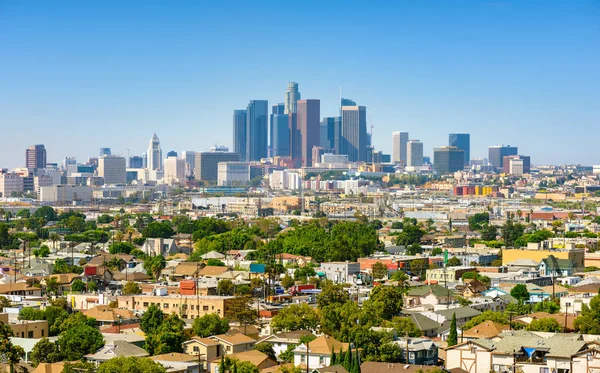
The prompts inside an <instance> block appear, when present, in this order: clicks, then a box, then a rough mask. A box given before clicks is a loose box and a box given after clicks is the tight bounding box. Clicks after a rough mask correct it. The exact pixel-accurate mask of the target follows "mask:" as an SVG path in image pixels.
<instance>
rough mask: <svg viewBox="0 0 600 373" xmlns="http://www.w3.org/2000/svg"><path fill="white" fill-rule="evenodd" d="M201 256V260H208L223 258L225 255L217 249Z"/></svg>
mask: <svg viewBox="0 0 600 373" xmlns="http://www.w3.org/2000/svg"><path fill="white" fill-rule="evenodd" d="M200 257H201V258H202V260H209V259H218V260H223V259H225V255H223V254H221V253H220V252H218V251H214V250H213V251H209V252H208V253H206V254H204V255H202V256H200Z"/></svg>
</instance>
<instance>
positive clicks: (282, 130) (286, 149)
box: [270, 104, 290, 157]
mask: <svg viewBox="0 0 600 373" xmlns="http://www.w3.org/2000/svg"><path fill="white" fill-rule="evenodd" d="M284 112H285V104H277V105H273V107H272V109H271V136H270V137H271V155H272V156H273V157H289V155H290V128H289V126H290V124H289V120H288V118H289V116H288V115H287V114H284Z"/></svg>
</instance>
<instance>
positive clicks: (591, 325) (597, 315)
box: [573, 295, 600, 334]
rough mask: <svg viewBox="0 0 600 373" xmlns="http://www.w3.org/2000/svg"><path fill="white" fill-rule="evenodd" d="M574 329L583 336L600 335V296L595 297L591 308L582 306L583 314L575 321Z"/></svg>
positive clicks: (591, 301) (591, 302)
mask: <svg viewBox="0 0 600 373" xmlns="http://www.w3.org/2000/svg"><path fill="white" fill-rule="evenodd" d="M573 327H574V328H575V330H576V331H578V332H579V333H582V334H600V296H598V295H597V296H595V297H593V298H592V299H591V300H590V305H589V307H588V306H587V305H585V304H584V305H582V307H581V313H580V314H579V316H578V317H577V318H576V319H575V320H574V322H573Z"/></svg>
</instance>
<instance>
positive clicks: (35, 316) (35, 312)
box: [19, 307, 46, 320]
mask: <svg viewBox="0 0 600 373" xmlns="http://www.w3.org/2000/svg"><path fill="white" fill-rule="evenodd" d="M19 320H46V313H45V312H44V311H42V310H40V309H37V308H32V307H24V308H21V310H20V311H19Z"/></svg>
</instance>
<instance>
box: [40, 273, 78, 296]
mask: <svg viewBox="0 0 600 373" xmlns="http://www.w3.org/2000/svg"><path fill="white" fill-rule="evenodd" d="M51 278H55V279H56V281H57V282H58V293H59V294H64V293H66V292H68V291H70V290H71V285H73V281H75V280H77V279H81V275H80V274H77V273H61V274H58V275H51V276H48V277H47V279H46V283H47V282H48V279H51ZM46 283H42V285H46Z"/></svg>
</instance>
